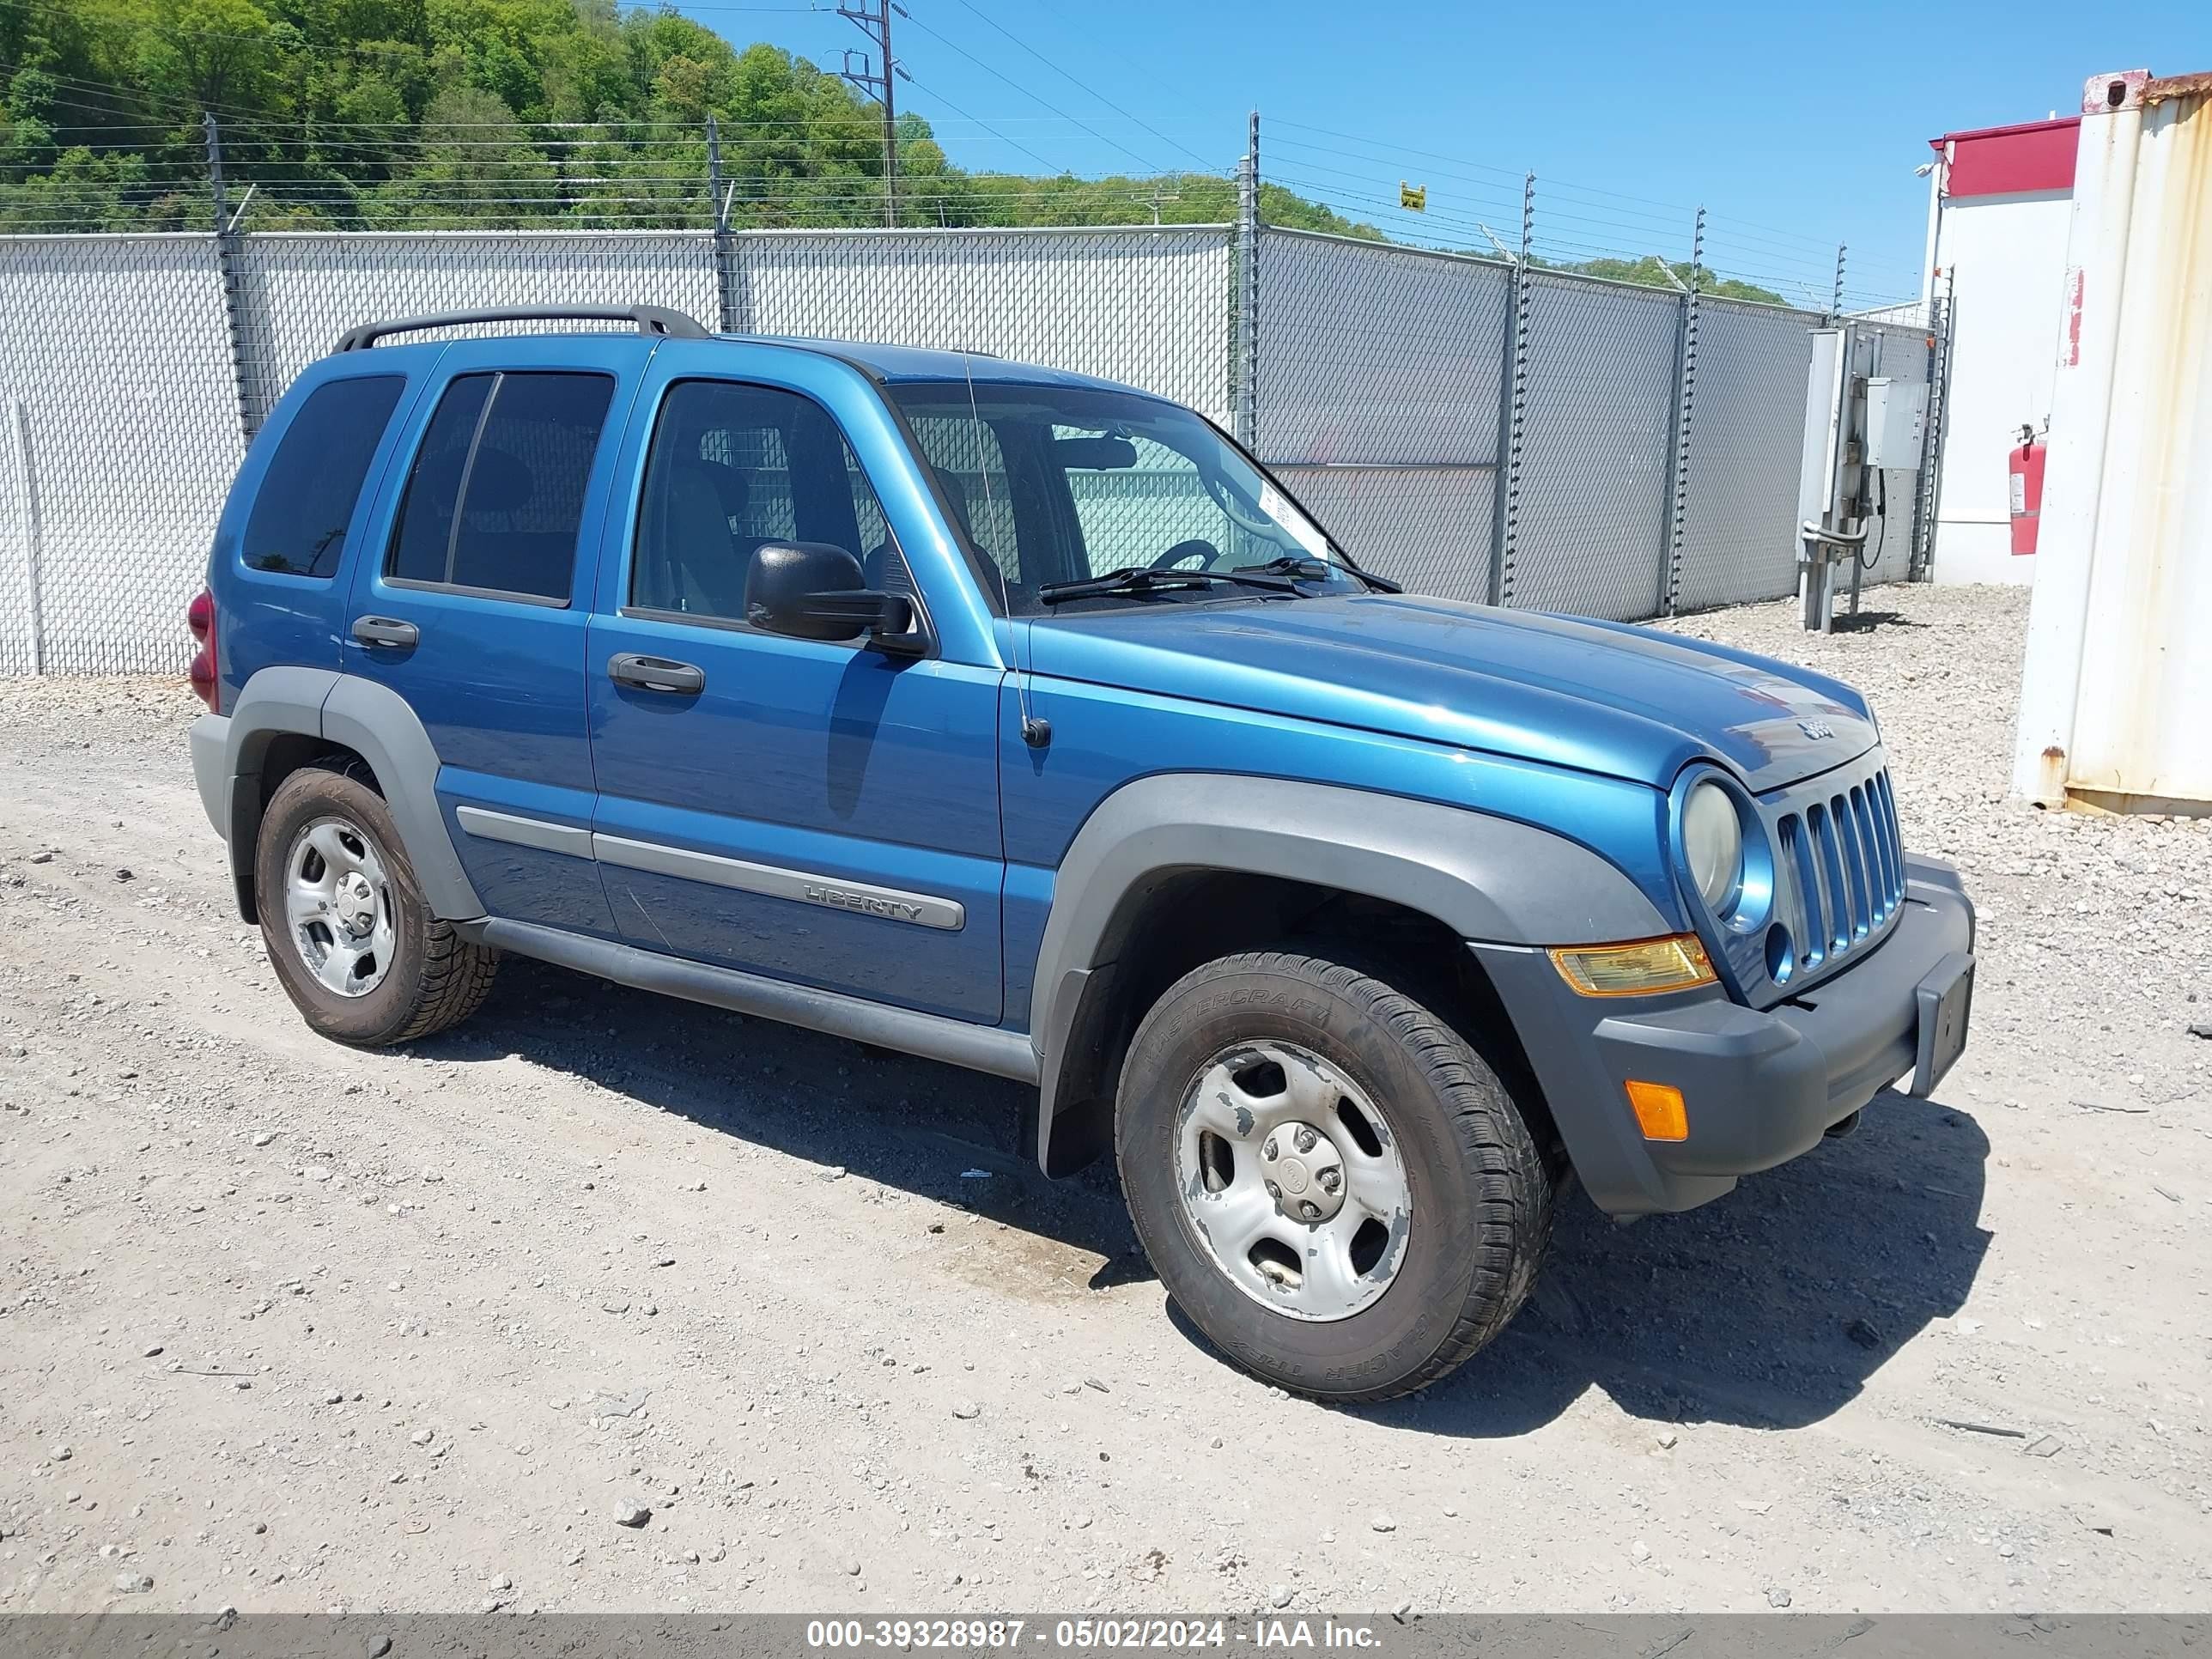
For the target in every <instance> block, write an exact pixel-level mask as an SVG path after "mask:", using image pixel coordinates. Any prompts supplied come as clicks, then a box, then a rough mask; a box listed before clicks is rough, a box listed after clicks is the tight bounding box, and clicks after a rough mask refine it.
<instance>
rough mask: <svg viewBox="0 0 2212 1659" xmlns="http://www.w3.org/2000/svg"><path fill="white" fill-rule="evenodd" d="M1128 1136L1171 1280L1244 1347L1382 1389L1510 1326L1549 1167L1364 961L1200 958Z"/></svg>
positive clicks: (1252, 1364) (1182, 1300) (1133, 1076)
mask: <svg viewBox="0 0 2212 1659" xmlns="http://www.w3.org/2000/svg"><path fill="white" fill-rule="evenodd" d="M1115 1156H1116V1159H1117V1161H1118V1163H1119V1165H1120V1169H1121V1186H1122V1190H1123V1192H1124V1194H1126V1195H1127V1200H1128V1204H1129V1212H1130V1215H1131V1217H1132V1218H1133V1221H1134V1223H1135V1225H1136V1230H1137V1236H1138V1238H1139V1241H1140V1242H1141V1243H1143V1244H1144V1247H1145V1250H1146V1254H1147V1255H1149V1256H1150V1257H1151V1259H1152V1265H1153V1267H1155V1268H1156V1269H1157V1270H1158V1273H1159V1275H1160V1278H1161V1279H1162V1281H1163V1282H1164V1284H1165V1285H1166V1286H1167V1289H1168V1292H1169V1294H1170V1295H1171V1296H1173V1297H1175V1299H1176V1304H1177V1305H1179V1306H1180V1307H1181V1308H1182V1310H1184V1312H1185V1313H1187V1314H1188V1316H1190V1318H1191V1320H1192V1322H1194V1324H1196V1325H1197V1326H1198V1328H1200V1330H1201V1331H1203V1332H1204V1333H1205V1334H1206V1337H1207V1338H1208V1339H1209V1340H1212V1342H1213V1343H1214V1344H1215V1346H1218V1347H1219V1348H1220V1349H1221V1351H1222V1352H1224V1353H1225V1354H1226V1355H1228V1357H1229V1358H1231V1359H1232V1360H1234V1361H1235V1362H1236V1363H1237V1364H1240V1365H1242V1366H1243V1367H1244V1368H1245V1369H1246V1370H1250V1371H1252V1372H1254V1373H1255V1374H1256V1375H1258V1376H1261V1377H1263V1378H1265V1379H1266V1380H1267V1381H1268V1382H1270V1383H1279V1384H1280V1385H1281V1386H1282V1387H1284V1388H1285V1389H1291V1390H1294V1391H1295V1392H1297V1393H1299V1394H1304V1395H1312V1396H1314V1397H1315V1398H1317V1399H1322V1400H1331V1401H1376V1400H1387V1399H1389V1398H1391V1397H1393V1396H1394V1395H1401V1394H1405V1393H1407V1392H1409V1391H1411V1390H1413V1389H1419V1388H1421V1387H1424V1386H1425V1385H1426V1384H1428V1383H1432V1382H1434V1381H1435V1380H1436V1379H1437V1378H1438V1377H1440V1376H1443V1375H1444V1374H1445V1373H1447V1372H1448V1371H1449V1370H1452V1369H1453V1368H1454V1367H1455V1366H1457V1365H1458V1364H1461V1363H1462V1361H1463V1360H1465V1359H1467V1358H1469V1357H1470V1356H1471V1355H1473V1354H1474V1352H1476V1351H1477V1350H1478V1349H1480V1347H1482V1346H1483V1345H1484V1344H1486V1343H1487V1342H1488V1341H1489V1340H1491V1339H1492V1337H1493V1336H1495V1335H1497V1334H1498V1332H1499V1331H1501V1330H1503V1329H1504V1328H1505V1325H1506V1322H1508V1321H1509V1320H1510V1319H1511V1318H1512V1317H1513V1315H1514V1314H1515V1313H1516V1311H1517V1310H1519V1308H1520V1306H1521V1304H1522V1302H1523V1301H1524V1300H1525V1299H1526V1298H1527V1297H1528V1289H1529V1286H1530V1285H1532V1284H1533V1283H1534V1279H1535V1273H1536V1268H1537V1265H1538V1263H1539V1261H1541V1258H1542V1255H1543V1252H1544V1247H1545V1244H1546V1243H1547V1240H1548V1239H1549V1237H1550V1234H1551V1225H1552V1200H1553V1182H1552V1177H1551V1174H1550V1171H1549V1170H1548V1168H1547V1164H1546V1162H1545V1160H1544V1158H1543V1157H1542V1155H1541V1152H1540V1151H1539V1149H1538V1147H1537V1146H1536V1143H1535V1141H1534V1138H1533V1137H1532V1136H1531V1135H1530V1133H1529V1130H1528V1123H1527V1121H1526V1120H1525V1119H1524V1117H1523V1116H1522V1112H1521V1110H1520V1109H1519V1108H1518V1107H1517V1106H1516V1103H1515V1102H1514V1100H1513V1098H1512V1096H1511V1094H1510V1092H1509V1091H1508V1090H1507V1089H1506V1087H1505V1085H1504V1083H1503V1082H1502V1081H1500V1079H1499V1078H1498V1074H1497V1073H1496V1072H1495V1071H1493V1070H1492V1068H1491V1066H1489V1065H1488V1064H1487V1063H1486V1061H1485V1060H1483V1058H1482V1056H1481V1055H1480V1054H1479V1053H1477V1052H1476V1050H1475V1048H1474V1047H1473V1046H1472V1045H1471V1044H1470V1043H1469V1042H1468V1041H1467V1040H1466V1038H1465V1037H1463V1036H1461V1035H1460V1034H1459V1033H1458V1032H1457V1031H1456V1030H1454V1029H1453V1028H1452V1027H1451V1026H1450V1025H1449V1024H1447V1023H1446V1022H1445V1021H1444V1020H1443V1019H1442V1018H1439V1017H1438V1016H1437V1014H1436V1013H1435V1012H1433V1011H1431V1009H1429V1008H1427V1007H1425V1006H1423V1005H1422V1004H1421V1003H1419V1002H1418V1001H1416V1000H1414V999H1413V998H1412V997H1410V996H1408V995H1407V994H1404V993H1402V992H1401V991H1398V990H1396V989H1394V988H1393V987H1390V986H1389V985H1387V984H1385V983H1383V981H1381V980H1379V979H1376V978H1374V977H1372V976H1370V975H1368V974H1366V973H1364V972H1362V971H1360V970H1359V969H1355V968H1352V967H1348V966H1345V965H1343V964H1341V963H1331V962H1328V961H1324V960H1322V959H1321V958H1318V957H1308V956H1296V955H1288V954H1284V953H1279V952H1259V953H1252V954H1247V955H1243V956H1234V957H1222V958H1221V959H1219V960H1218V961H1215V962H1210V963H1206V964H1205V965H1204V966H1203V967H1200V968H1198V969H1194V970H1193V971H1192V972H1190V973H1188V974H1187V975H1184V976H1183V977H1182V979H1181V980H1179V981H1176V983H1175V984H1174V985H1173V986H1171V987H1170V988H1169V989H1168V991H1167V993H1166V994H1165V995H1164V996H1163V997H1161V999H1160V1000H1159V1001H1158V1003H1157V1004H1155V1005H1154V1006H1153V1007H1152V1012H1150V1013H1149V1014H1147V1015H1146V1018H1145V1020H1144V1022H1143V1024H1141V1025H1139V1027H1138V1030H1137V1034H1136V1036H1135V1038H1134V1039H1133V1042H1131V1044H1130V1048H1129V1054H1128V1059H1127V1063H1126V1064H1125V1065H1124V1066H1123V1067H1122V1073H1121V1089H1120V1092H1119V1096H1118V1098H1117V1101H1116V1104H1115Z"/></svg>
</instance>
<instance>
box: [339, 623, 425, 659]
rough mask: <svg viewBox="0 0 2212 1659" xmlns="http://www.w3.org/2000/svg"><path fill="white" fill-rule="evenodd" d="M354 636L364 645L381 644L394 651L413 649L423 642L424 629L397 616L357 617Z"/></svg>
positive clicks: (354, 624)
mask: <svg viewBox="0 0 2212 1659" xmlns="http://www.w3.org/2000/svg"><path fill="white" fill-rule="evenodd" d="M353 636H354V638H356V640H359V641H361V642H362V644H363V645H380V646H384V647H386V648H388V649H390V650H393V651H412V650H413V649H414V648H415V647H416V646H417V645H418V644H420V643H421V642H422V629H419V628H417V627H416V626H415V624H414V623H411V622H402V621H400V620H399V618H398V617H355V618H354V619H353Z"/></svg>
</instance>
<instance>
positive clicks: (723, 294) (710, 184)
mask: <svg viewBox="0 0 2212 1659" xmlns="http://www.w3.org/2000/svg"><path fill="white" fill-rule="evenodd" d="M707 206H708V210H710V211H711V212H712V213H713V214H714V327H715V329H716V330H717V331H720V332H721V333H724V334H734V333H736V332H737V323H736V321H735V319H734V313H735V312H736V310H737V307H735V306H734V305H733V304H732V295H731V292H730V252H731V250H730V195H729V191H727V189H726V188H725V187H724V185H723V183H722V128H721V124H720V122H718V121H716V120H715V118H714V117H713V116H712V115H709V116H708V118H707Z"/></svg>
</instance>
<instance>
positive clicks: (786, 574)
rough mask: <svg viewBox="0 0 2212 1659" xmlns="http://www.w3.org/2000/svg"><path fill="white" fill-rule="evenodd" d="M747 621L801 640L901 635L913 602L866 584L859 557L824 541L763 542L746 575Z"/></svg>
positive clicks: (910, 624)
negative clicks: (909, 602)
mask: <svg viewBox="0 0 2212 1659" xmlns="http://www.w3.org/2000/svg"><path fill="white" fill-rule="evenodd" d="M745 620H746V621H747V622H749V623H751V624H752V625H753V626H754V627H755V628H761V629H767V630H768V631H769V633H771V634H787V635H790V636H791V637H792V638H793V639H799V640H856V639H859V638H860V636H861V635H864V634H876V635H905V634H907V633H908V632H909V631H910V630H911V629H912V628H913V626H914V611H913V607H912V606H911V605H909V604H908V602H907V600H905V599H902V598H900V597H899V596H898V595H896V594H893V593H883V592H878V591H877V590H875V589H874V588H872V587H869V586H866V578H865V577H864V576H862V575H861V574H860V561H859V560H858V559H856V558H854V556H852V555H851V554H850V553H848V552H847V551H846V550H844V549H843V548H842V547H833V546H832V545H830V544H829V543H828V542H765V543H763V544H762V545H761V548H760V550H759V551H758V552H757V553H755V554H754V555H753V563H752V569H751V570H750V572H749V573H748V574H746V577H745Z"/></svg>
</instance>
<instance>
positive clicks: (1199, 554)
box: [1152, 536, 1221, 570]
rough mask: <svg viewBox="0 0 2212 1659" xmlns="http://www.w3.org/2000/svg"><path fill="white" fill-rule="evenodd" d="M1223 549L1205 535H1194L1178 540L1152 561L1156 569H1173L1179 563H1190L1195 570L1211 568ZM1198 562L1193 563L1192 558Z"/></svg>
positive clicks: (1217, 560)
mask: <svg viewBox="0 0 2212 1659" xmlns="http://www.w3.org/2000/svg"><path fill="white" fill-rule="evenodd" d="M1220 558H1221V550H1220V549H1219V548H1218V547H1216V546H1215V545H1214V544H1212V542H1210V541H1207V540H1206V538H1204V537H1203V536H1193V537H1192V538H1190V539H1189V540H1188V541H1182V542H1177V543H1176V544H1175V545H1174V546H1173V547H1171V548H1170V549H1168V550H1167V551H1166V552H1164V553H1163V554H1161V555H1160V556H1159V557H1158V558H1157V559H1154V560H1153V561H1152V568H1153V569H1155V570H1173V569H1174V568H1176V566H1178V565H1190V568H1192V569H1194V570H1210V569H1212V568H1213V566H1214V565H1215V564H1217V563H1218V562H1219V561H1220ZM1194 559H1195V560H1197V561H1198V562H1197V563H1196V564H1191V561H1192V560H1194Z"/></svg>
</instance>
